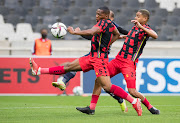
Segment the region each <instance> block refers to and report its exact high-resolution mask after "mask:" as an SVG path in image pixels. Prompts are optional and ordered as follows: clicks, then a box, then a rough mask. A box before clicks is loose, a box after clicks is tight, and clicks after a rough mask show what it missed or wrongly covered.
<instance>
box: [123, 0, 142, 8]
mask: <svg viewBox="0 0 180 123" xmlns="http://www.w3.org/2000/svg"><path fill="white" fill-rule="evenodd" d="M126 2H127V5H126V6H127V7H129V8H132V9H135V10H138V9H139V8H140V3H139V2H138V0H126Z"/></svg>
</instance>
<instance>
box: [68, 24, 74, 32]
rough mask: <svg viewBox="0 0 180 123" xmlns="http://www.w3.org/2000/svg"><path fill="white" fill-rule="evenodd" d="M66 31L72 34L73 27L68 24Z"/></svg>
mask: <svg viewBox="0 0 180 123" xmlns="http://www.w3.org/2000/svg"><path fill="white" fill-rule="evenodd" d="M67 31H68V32H69V33H70V34H74V29H73V27H72V26H69V27H68V28H67Z"/></svg>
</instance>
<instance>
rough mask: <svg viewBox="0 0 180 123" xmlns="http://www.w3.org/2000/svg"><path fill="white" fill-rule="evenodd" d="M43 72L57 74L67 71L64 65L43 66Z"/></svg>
mask: <svg viewBox="0 0 180 123" xmlns="http://www.w3.org/2000/svg"><path fill="white" fill-rule="evenodd" d="M40 70H41V74H56V75H61V74H64V73H65V70H64V66H57V67H50V68H41V69H40Z"/></svg>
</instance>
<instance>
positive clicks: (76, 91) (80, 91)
mask: <svg viewBox="0 0 180 123" xmlns="http://www.w3.org/2000/svg"><path fill="white" fill-rule="evenodd" d="M73 93H74V95H75V96H81V95H82V94H83V89H82V87H80V86H76V87H74V88H73Z"/></svg>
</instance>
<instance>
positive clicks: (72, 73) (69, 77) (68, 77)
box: [62, 72, 77, 84]
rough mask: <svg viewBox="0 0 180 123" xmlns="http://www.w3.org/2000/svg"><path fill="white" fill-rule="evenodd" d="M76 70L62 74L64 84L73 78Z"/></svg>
mask: <svg viewBox="0 0 180 123" xmlns="http://www.w3.org/2000/svg"><path fill="white" fill-rule="evenodd" d="M76 73H77V72H68V73H66V74H64V75H63V80H62V81H63V82H64V84H67V83H68V82H69V80H70V79H72V78H74V77H75V75H76Z"/></svg>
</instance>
